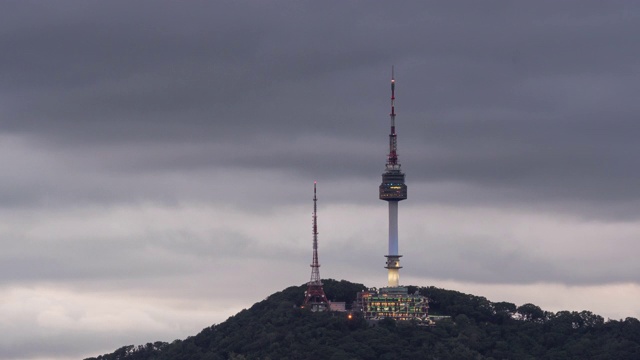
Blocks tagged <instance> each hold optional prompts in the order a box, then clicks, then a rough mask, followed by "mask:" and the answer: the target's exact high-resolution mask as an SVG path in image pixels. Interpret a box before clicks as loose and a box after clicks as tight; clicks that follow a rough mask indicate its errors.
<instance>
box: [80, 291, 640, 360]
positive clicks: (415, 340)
mask: <svg viewBox="0 0 640 360" xmlns="http://www.w3.org/2000/svg"><path fill="white" fill-rule="evenodd" d="M324 283H325V292H326V293H327V296H328V298H329V299H332V300H334V301H346V302H351V301H353V300H354V299H355V294H356V293H357V292H358V291H361V290H363V289H365V287H364V286H363V285H361V284H354V283H350V282H347V281H335V280H324ZM304 289H305V286H304V285H303V286H293V287H289V288H287V289H285V290H283V291H281V292H278V293H275V294H273V295H271V296H269V297H268V298H267V299H265V300H263V301H261V302H258V303H256V304H255V305H253V306H252V307H251V308H250V309H246V310H242V311H241V312H239V313H238V314H236V315H234V316H232V317H230V318H229V319H227V320H226V321H225V322H223V323H221V324H219V325H213V326H211V327H208V328H206V329H204V330H202V331H201V332H200V333H199V334H197V335H195V336H192V337H189V338H187V339H185V340H175V341H173V342H172V343H165V342H155V343H148V344H146V345H139V346H134V345H129V346H123V347H121V348H119V349H118V350H116V351H114V352H113V353H111V354H105V355H102V356H98V357H97V358H90V359H88V360H125V359H126V360H181V359H184V360H187V359H188V360H200V359H201V360H222V359H264V360H266V359H271V360H276V359H336V360H337V359H400V358H405V359H434V360H436V359H437V360H444V359H495V360H501V359H518V360H520V359H532V360H533V359H554V360H556V359H557V360H560V359H596V360H597V359H629V360H631V359H640V321H638V320H637V319H635V318H626V319H624V320H607V321H605V320H604V319H603V318H602V317H601V316H598V315H596V314H593V313H591V312H589V311H582V312H575V311H573V312H570V311H560V312H557V313H552V312H547V311H544V310H542V309H540V308H539V307H538V306H536V305H533V304H524V305H521V306H519V307H517V306H516V305H515V304H511V303H507V302H495V303H494V302H491V301H489V300H487V299H486V298H484V297H480V296H474V295H468V294H463V293H460V292H457V291H451V290H445V289H439V288H434V287H410V291H412V292H414V291H419V292H420V293H421V294H422V295H425V296H428V297H429V298H430V306H431V313H432V314H438V315H448V316H451V319H450V320H443V321H440V322H438V325H437V326H435V327H431V328H425V327H420V326H416V325H414V324H410V323H396V322H394V321H391V320H389V321H384V320H383V321H380V322H379V324H378V325H377V326H374V327H372V326H369V325H368V324H367V323H366V322H365V321H364V320H363V319H362V318H359V317H357V316H356V317H354V318H353V319H348V318H347V317H346V316H345V314H343V313H342V314H341V313H312V312H310V311H308V310H305V309H300V308H298V306H299V305H300V304H301V302H302V300H303V294H304Z"/></svg>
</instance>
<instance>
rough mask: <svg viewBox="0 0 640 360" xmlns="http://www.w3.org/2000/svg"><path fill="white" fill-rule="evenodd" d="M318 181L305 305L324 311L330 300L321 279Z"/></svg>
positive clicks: (315, 193) (314, 185)
mask: <svg viewBox="0 0 640 360" xmlns="http://www.w3.org/2000/svg"><path fill="white" fill-rule="evenodd" d="M316 183H317V182H316V181H314V182H313V215H312V229H313V230H312V234H313V259H312V260H311V279H310V280H309V282H308V283H307V291H306V292H305V296H304V305H303V306H304V307H306V306H309V307H311V310H312V311H324V310H328V309H329V300H327V296H326V295H325V294H324V289H323V288H322V281H321V280H320V263H319V262H318V197H317V192H316Z"/></svg>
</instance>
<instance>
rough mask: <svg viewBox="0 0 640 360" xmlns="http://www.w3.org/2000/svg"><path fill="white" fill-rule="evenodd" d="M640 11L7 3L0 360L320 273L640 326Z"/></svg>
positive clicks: (141, 334)
mask: <svg viewBox="0 0 640 360" xmlns="http://www.w3.org/2000/svg"><path fill="white" fill-rule="evenodd" d="M638 34H640V4H638V3H636V2H633V1H606V2H604V1H557V0H549V1H542V0H537V1H482V2H480V1H475V0H469V1H439V2H435V1H403V2H365V1H329V2H326V1H325V2H317V1H272V2H263V1H217V2H195V1H194V2H176V1H173V2H169V1H135V2H131V1H103V2H97V1H55V2H53V1H25V0H19V1H17V0H16V1H10V0H8V1H3V2H1V3H0V168H1V169H2V176H0V244H1V246H2V251H0V333H1V334H2V336H0V359H2V360H4V359H21V360H23V359H24V360H26V359H57V360H66V359H78V358H82V357H87V356H97V355H100V354H103V353H105V352H111V351H113V350H115V349H116V348H118V347H120V346H123V345H128V344H142V343H146V342H153V341H158V340H161V341H172V340H174V339H177V338H185V337H186V336H189V335H194V334H196V333H197V332H198V331H199V330H201V329H202V328H204V327H206V326H209V325H211V324H213V323H219V322H221V321H224V320H225V319H226V318H227V317H228V316H230V315H232V314H234V313H236V312H237V311H238V310H240V309H242V308H246V307H249V306H251V305H252V304H253V303H255V302H257V301H260V300H262V299H263V298H265V297H266V296H268V295H269V294H271V293H273V292H275V291H279V290H282V289H283V288H286V287H288V286H291V285H300V284H302V283H305V282H306V281H308V279H309V277H310V268H309V263H310V262H311V211H312V201H311V199H312V196H313V194H312V191H313V181H314V180H317V181H318V197H319V202H318V207H319V218H318V221H319V231H320V237H319V239H320V262H321V264H322V267H321V269H320V274H321V276H322V277H323V278H336V279H346V280H350V281H354V282H360V283H364V284H366V285H368V286H377V287H379V286H384V285H385V284H386V270H385V269H384V268H383V267H384V262H385V258H384V257H383V255H384V254H385V253H386V250H387V205H386V203H384V202H382V201H380V200H378V199H377V191H378V185H379V183H380V181H381V177H380V175H381V173H382V171H383V169H384V163H385V160H386V153H387V151H388V145H387V144H388V132H389V116H388V114H389V111H390V109H389V96H390V87H389V79H390V75H391V74H390V73H391V66H392V65H394V66H395V75H396V82H397V86H396V96H397V101H396V112H397V114H398V116H397V128H398V136H399V138H398V147H399V158H400V162H401V163H402V166H403V169H404V171H405V172H406V176H407V184H408V187H409V199H408V200H406V201H403V202H402V203H401V204H400V221H399V223H400V253H401V254H404V257H403V266H404V268H403V269H402V270H401V278H400V280H401V283H403V284H414V285H421V286H429V285H435V286H439V287H445V288H448V289H453V290H458V291H462V292H467V293H473V294H476V295H481V296H485V297H487V298H488V299H489V300H492V301H510V302H514V303H516V304H517V305H522V304H524V303H527V302H532V303H534V304H536V305H539V306H541V307H542V308H543V309H545V310H550V311H559V310H565V309H567V310H577V311H580V310H584V309H587V310H590V311H593V312H595V313H598V314H600V315H602V316H604V317H605V318H612V319H621V318H625V317H627V316H632V317H640V307H639V306H638V301H637V299H638V298H640V261H638V258H639V256H640V244H639V243H638V242H639V241H640V239H639V237H640V186H638V184H639V183H640V166H638V160H637V159H638V153H640V142H639V141H638V139H639V138H640V122H639V119H638V114H639V113H640V101H638V94H640V75H639V74H640V46H639V45H640V44H639V43H638Z"/></svg>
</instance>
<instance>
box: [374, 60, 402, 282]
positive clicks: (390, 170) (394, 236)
mask: <svg viewBox="0 0 640 360" xmlns="http://www.w3.org/2000/svg"><path fill="white" fill-rule="evenodd" d="M395 89H396V80H395V78H394V75H393V67H392V68H391V114H389V115H390V117H391V133H390V134H389V155H388V156H387V165H386V166H385V172H384V173H383V174H382V184H380V200H384V201H386V202H388V203H389V254H388V255H385V257H386V258H387V266H385V268H386V269H388V270H389V274H388V276H389V287H398V286H399V283H400V269H401V268H402V266H400V258H401V257H402V255H400V254H398V202H400V201H402V200H404V199H406V198H407V185H405V183H404V173H403V172H402V171H401V170H400V162H398V152H397V150H398V139H397V135H396V109H395V100H396V96H395Z"/></svg>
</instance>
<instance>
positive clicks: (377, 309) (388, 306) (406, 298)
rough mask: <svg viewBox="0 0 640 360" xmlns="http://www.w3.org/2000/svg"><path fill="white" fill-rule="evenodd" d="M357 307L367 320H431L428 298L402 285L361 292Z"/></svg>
mask: <svg viewBox="0 0 640 360" xmlns="http://www.w3.org/2000/svg"><path fill="white" fill-rule="evenodd" d="M356 309H357V311H359V312H361V313H362V315H363V316H364V318H365V319H367V320H382V319H394V320H400V321H409V320H417V321H427V322H428V321H429V320H428V317H429V302H428V301H427V298H426V297H424V296H422V295H418V294H409V293H408V289H407V288H406V287H400V286H398V287H386V288H381V289H380V290H376V289H369V290H367V291H364V290H363V291H361V292H359V293H358V296H357V299H356Z"/></svg>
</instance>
